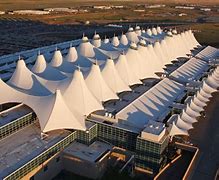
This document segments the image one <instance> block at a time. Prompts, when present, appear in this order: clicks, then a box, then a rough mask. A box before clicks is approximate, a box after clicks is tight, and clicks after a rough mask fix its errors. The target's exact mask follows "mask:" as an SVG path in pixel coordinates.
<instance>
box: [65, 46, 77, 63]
mask: <svg viewBox="0 0 219 180" xmlns="http://www.w3.org/2000/svg"><path fill="white" fill-rule="evenodd" d="M77 59H78V53H77V51H76V49H75V47H70V48H69V50H68V54H67V55H66V56H65V60H66V61H68V62H75V61H76V60H77Z"/></svg>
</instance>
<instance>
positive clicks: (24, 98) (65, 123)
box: [0, 80, 86, 132]
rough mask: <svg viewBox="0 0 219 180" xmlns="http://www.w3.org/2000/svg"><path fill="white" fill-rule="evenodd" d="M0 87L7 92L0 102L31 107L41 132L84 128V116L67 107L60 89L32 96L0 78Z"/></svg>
mask: <svg viewBox="0 0 219 180" xmlns="http://www.w3.org/2000/svg"><path fill="white" fill-rule="evenodd" d="M0 87H1V90H3V91H4V92H8V93H7V94H5V95H4V96H2V97H1V99H0V103H1V104H4V103H8V102H18V103H23V104H26V105H27V106H29V107H30V108H32V109H33V111H34V112H35V113H36V115H37V117H38V119H39V123H40V127H41V130H42V131H43V132H48V131H51V130H56V129H63V128H66V129H79V130H86V127H85V121H84V117H83V116H82V115H80V114H78V113H76V112H74V113H73V112H71V111H70V110H69V109H68V107H67V106H66V104H65V102H64V100H63V98H62V95H61V93H60V91H58V90H57V91H56V93H55V94H51V95H49V96H32V95H28V94H24V93H22V92H19V91H17V90H15V89H13V88H11V87H10V86H8V85H7V84H5V83H4V82H3V81H2V80H0ZM63 114H64V116H65V118H63Z"/></svg>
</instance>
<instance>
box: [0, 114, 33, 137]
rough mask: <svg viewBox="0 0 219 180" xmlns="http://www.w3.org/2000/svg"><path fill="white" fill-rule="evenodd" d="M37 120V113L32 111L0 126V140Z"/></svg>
mask: <svg viewBox="0 0 219 180" xmlns="http://www.w3.org/2000/svg"><path fill="white" fill-rule="evenodd" d="M34 121H36V115H35V113H33V112H31V113H29V114H27V115H25V116H23V117H21V118H19V119H16V120H14V121H12V122H11V123H8V124H6V125H4V126H2V127H0V140H1V139H3V138H4V137H7V136H9V135H10V134H12V133H14V132H16V131H18V130H19V129H21V128H24V127H25V126H27V125H29V124H32V123H33V122H34Z"/></svg>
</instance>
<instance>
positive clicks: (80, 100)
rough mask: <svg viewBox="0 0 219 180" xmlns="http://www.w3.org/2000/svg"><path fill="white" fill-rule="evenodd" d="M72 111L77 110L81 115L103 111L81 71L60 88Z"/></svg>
mask: <svg viewBox="0 0 219 180" xmlns="http://www.w3.org/2000/svg"><path fill="white" fill-rule="evenodd" d="M58 88H59V89H60V91H61V93H62V95H63V98H64V100H65V102H66V104H67V105H68V107H69V109H70V110H74V109H75V110H76V111H77V112H79V113H80V114H83V115H89V114H90V113H92V112H94V111H96V110H101V109H103V106H102V104H101V102H99V101H98V100H97V99H96V98H95V97H94V96H93V94H92V93H91V92H90V90H89V89H88V87H87V85H86V83H85V80H84V77H83V75H82V73H81V71H80V70H75V72H74V75H73V77H72V79H70V80H67V81H62V82H61V83H60V84H59V87H58Z"/></svg>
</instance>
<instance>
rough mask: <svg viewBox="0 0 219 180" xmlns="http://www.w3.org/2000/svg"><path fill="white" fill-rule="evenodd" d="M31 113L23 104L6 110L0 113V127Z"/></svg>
mask: <svg viewBox="0 0 219 180" xmlns="http://www.w3.org/2000/svg"><path fill="white" fill-rule="evenodd" d="M30 112H32V109H31V108H29V107H28V106H25V105H23V104H19V105H16V106H14V107H11V108H9V109H7V110H4V111H2V112H0V127H1V126H4V125H6V124H8V123H10V122H12V121H14V120H16V119H18V118H21V117H23V116H24V115H26V114H28V113H30Z"/></svg>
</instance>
